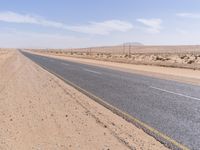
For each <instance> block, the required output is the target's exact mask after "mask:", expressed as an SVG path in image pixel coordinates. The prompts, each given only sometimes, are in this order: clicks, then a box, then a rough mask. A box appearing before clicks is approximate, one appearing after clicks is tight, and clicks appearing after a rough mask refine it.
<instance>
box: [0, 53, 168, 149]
mask: <svg viewBox="0 0 200 150" xmlns="http://www.w3.org/2000/svg"><path fill="white" fill-rule="evenodd" d="M0 120H1V122H0V149H3V150H16V149H20V150H27V149H33V150H39V149H48V150H66V149H76V150H77V149H82V150H84V149H101V150H102V149H106V150H108V149H123V150H125V149H152V150H156V149H157V150H160V149H166V148H165V147H164V146H163V145H162V144H161V143H159V142H158V141H156V140H155V139H154V138H152V137H151V136H149V135H147V134H146V133H145V132H144V131H142V130H141V129H138V128H137V127H135V126H134V125H132V124H130V123H128V122H126V121H125V120H124V119H122V118H121V117H119V116H117V115H115V114H113V113H112V112H111V111H109V110H108V109H106V108H104V107H103V106H101V105H99V104H97V103H96V102H94V101H93V100H91V99H90V98H88V97H87V96H85V95H83V94H82V93H80V92H78V91H77V90H75V89H74V88H72V87H71V86H69V85H67V84H66V83H64V82H63V81H61V80H60V79H58V78H56V77H55V76H53V75H52V74H50V73H48V72H47V71H45V70H43V69H42V68H40V67H39V66H38V65H36V64H35V63H33V62H32V61H30V60H29V59H27V58H26V57H24V56H23V55H22V54H20V53H19V52H18V51H7V52H6V53H4V54H1V53H0Z"/></svg>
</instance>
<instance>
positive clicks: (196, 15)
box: [176, 13, 200, 19]
mask: <svg viewBox="0 0 200 150" xmlns="http://www.w3.org/2000/svg"><path fill="white" fill-rule="evenodd" d="M176 16H178V17H182V18H194V19H200V13H177V14H176Z"/></svg>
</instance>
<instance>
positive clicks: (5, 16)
mask: <svg viewBox="0 0 200 150" xmlns="http://www.w3.org/2000/svg"><path fill="white" fill-rule="evenodd" d="M0 21H2V22H8V23H23V24H35V25H41V26H45V27H54V28H59V29H65V30H69V31H74V32H80V33H86V34H97V35H107V34H110V33H111V32H126V31H129V30H131V29H132V28H133V25H132V24H131V23H129V22H126V21H121V20H108V21H104V22H90V23H89V24H87V25H79V26H70V25H66V24H64V23H61V22H56V21H51V20H46V19H44V18H42V17H36V16H32V15H29V14H25V15H24V14H19V13H15V12H10V11H8V12H0Z"/></svg>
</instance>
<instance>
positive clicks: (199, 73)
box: [29, 51, 200, 85]
mask: <svg viewBox="0 0 200 150" xmlns="http://www.w3.org/2000/svg"><path fill="white" fill-rule="evenodd" d="M29 52H30V51H29ZM31 53H35V54H38V55H43V56H49V57H54V58H58V59H65V60H69V61H74V62H79V63H83V64H89V65H94V66H100V67H106V68H110V69H116V70H120V71H125V72H131V73H137V74H141V75H146V76H151V77H157V78H161V79H168V80H174V81H179V82H184V83H189V84H194V85H200V70H193V69H184V68H172V67H161V66H152V65H134V64H126V63H117V62H108V61H101V60H94V59H86V58H76V57H69V56H66V55H61V54H55V53H41V52H31Z"/></svg>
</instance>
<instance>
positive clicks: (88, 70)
mask: <svg viewBox="0 0 200 150" xmlns="http://www.w3.org/2000/svg"><path fill="white" fill-rule="evenodd" d="M83 70H85V71H87V72H91V73H95V74H102V73H101V72H97V71H93V70H90V69H86V68H83Z"/></svg>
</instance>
